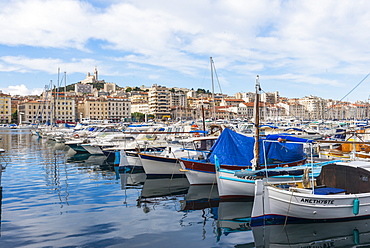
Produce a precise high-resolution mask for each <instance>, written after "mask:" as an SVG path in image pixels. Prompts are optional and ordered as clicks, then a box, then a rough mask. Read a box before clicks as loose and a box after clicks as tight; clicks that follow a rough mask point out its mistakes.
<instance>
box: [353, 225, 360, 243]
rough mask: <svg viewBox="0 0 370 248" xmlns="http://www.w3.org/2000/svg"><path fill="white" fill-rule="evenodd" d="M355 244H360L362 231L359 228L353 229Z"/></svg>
mask: <svg viewBox="0 0 370 248" xmlns="http://www.w3.org/2000/svg"><path fill="white" fill-rule="evenodd" d="M353 243H354V244H355V245H359V244H360V231H359V230H358V229H357V228H355V229H353Z"/></svg>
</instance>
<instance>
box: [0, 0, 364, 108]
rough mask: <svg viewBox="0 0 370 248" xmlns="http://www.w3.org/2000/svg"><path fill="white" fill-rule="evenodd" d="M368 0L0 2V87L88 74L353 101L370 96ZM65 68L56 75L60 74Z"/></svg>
mask: <svg viewBox="0 0 370 248" xmlns="http://www.w3.org/2000/svg"><path fill="white" fill-rule="evenodd" d="M369 16H370V1H366V0H365V1H361V0H355V1H353V0H341V1H338V0H295V1H293V0H292V1H291V0H187V1H179V0H155V1H153V0H135V1H129V0H126V1H125V0H9V1H0V30H1V32H0V90H2V92H3V93H7V94H11V95H31V94H41V92H42V91H43V90H44V89H46V88H50V87H52V85H57V86H58V85H64V82H66V84H67V85H69V84H73V83H76V82H79V81H81V80H83V79H85V77H86V75H87V73H88V72H90V73H93V71H94V68H95V66H96V67H97V69H98V73H99V80H105V81H106V82H111V83H116V84H117V85H118V86H120V87H125V86H133V87H135V86H141V85H145V86H152V85H153V84H157V85H161V86H166V87H169V88H172V87H185V88H189V89H191V88H193V89H198V88H202V89H208V90H210V91H212V79H211V66H210V57H212V59H213V61H214V68H215V72H216V74H215V75H214V80H213V85H214V86H213V88H214V92H215V93H224V94H229V95H234V94H235V93H237V92H253V91H254V89H255V81H256V76H257V75H259V78H260V79H259V81H260V84H261V88H262V91H263V92H274V91H278V92H279V94H280V96H283V97H289V98H301V97H304V96H309V95H314V96H318V97H322V98H325V99H334V100H344V101H351V102H355V101H357V100H359V101H368V100H369V96H370V77H367V75H368V74H369V73H370V17H369ZM58 71H59V72H60V73H59V76H58Z"/></svg>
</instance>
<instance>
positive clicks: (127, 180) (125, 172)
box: [119, 167, 146, 189]
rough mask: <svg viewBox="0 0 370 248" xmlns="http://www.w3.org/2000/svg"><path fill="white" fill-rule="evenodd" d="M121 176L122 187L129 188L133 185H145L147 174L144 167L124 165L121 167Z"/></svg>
mask: <svg viewBox="0 0 370 248" xmlns="http://www.w3.org/2000/svg"><path fill="white" fill-rule="evenodd" d="M119 176H120V179H121V188H122V189H127V188H130V187H131V186H134V187H136V186H142V185H144V182H145V179H146V174H145V172H144V169H143V167H124V168H119Z"/></svg>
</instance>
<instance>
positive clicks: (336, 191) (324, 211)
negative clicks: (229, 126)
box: [252, 161, 370, 226]
mask: <svg viewBox="0 0 370 248" xmlns="http://www.w3.org/2000/svg"><path fill="white" fill-rule="evenodd" d="M369 177H370V162H364V161H350V162H338V163H334V164H328V165H325V166H323V167H322V171H321V173H320V176H319V177H318V178H317V179H316V180H315V179H312V180H310V181H309V183H308V187H307V186H306V187H299V184H300V182H302V181H292V182H289V183H284V184H272V183H267V182H266V181H263V180H257V181H256V187H255V199H254V206H253V211H252V225H255V226H257V225H265V224H267V223H269V224H278V223H291V222H293V223H295V222H302V221H306V222H312V221H313V222H330V221H347V220H355V219H364V218H369V217H370V190H369V189H370V182H369Z"/></svg>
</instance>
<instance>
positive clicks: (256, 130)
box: [252, 75, 261, 170]
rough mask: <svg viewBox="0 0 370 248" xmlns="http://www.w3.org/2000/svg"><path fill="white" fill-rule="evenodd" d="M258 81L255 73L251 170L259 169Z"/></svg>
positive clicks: (259, 89) (259, 90) (259, 88)
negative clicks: (253, 139) (253, 140)
mask: <svg viewBox="0 0 370 248" xmlns="http://www.w3.org/2000/svg"><path fill="white" fill-rule="evenodd" d="M260 92H261V87H260V82H259V76H258V75H257V78H256V96H255V99H254V137H255V142H254V158H253V162H252V169H253V170H259V169H260V146H259V143H260V142H259V136H260V131H259V125H260V111H259V101H260Z"/></svg>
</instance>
